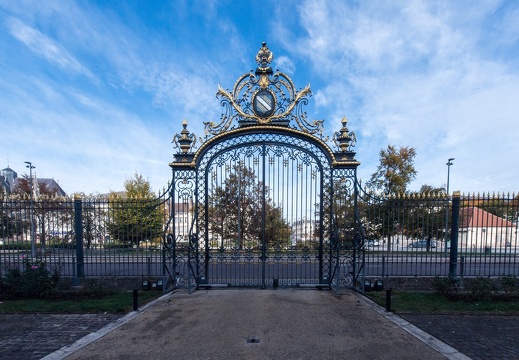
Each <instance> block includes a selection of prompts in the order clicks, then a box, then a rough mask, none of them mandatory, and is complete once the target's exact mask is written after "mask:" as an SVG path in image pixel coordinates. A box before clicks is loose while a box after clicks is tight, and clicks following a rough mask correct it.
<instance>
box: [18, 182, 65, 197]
mask: <svg viewBox="0 0 519 360" xmlns="http://www.w3.org/2000/svg"><path fill="white" fill-rule="evenodd" d="M20 180H21V179H20V178H18V179H15V180H14V184H13V186H12V188H11V190H12V191H15V190H16V188H17V187H18V182H19V181H20ZM37 181H38V185H42V184H44V185H45V186H46V187H47V189H49V191H51V192H56V195H59V196H66V195H67V194H66V193H65V191H64V190H63V189H62V188H61V186H59V184H58V183H57V182H56V180H54V179H45V178H37Z"/></svg>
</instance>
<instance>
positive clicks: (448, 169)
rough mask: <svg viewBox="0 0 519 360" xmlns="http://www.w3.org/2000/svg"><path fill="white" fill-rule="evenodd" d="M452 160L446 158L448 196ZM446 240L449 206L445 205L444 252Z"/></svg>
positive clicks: (447, 238)
mask: <svg viewBox="0 0 519 360" xmlns="http://www.w3.org/2000/svg"><path fill="white" fill-rule="evenodd" d="M452 160H454V158H449V159H448V160H447V164H445V165H447V196H449V197H450V194H449V181H450V173H451V166H452V165H454V164H453V163H452ZM448 241H449V207H447V211H446V212H445V252H447V251H448V245H447V244H448Z"/></svg>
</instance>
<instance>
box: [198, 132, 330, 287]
mask: <svg viewBox="0 0 519 360" xmlns="http://www.w3.org/2000/svg"><path fill="white" fill-rule="evenodd" d="M269 135H272V136H269ZM303 145H305V146H304V147H303ZM323 162H324V163H323ZM329 168H330V165H329V160H328V158H327V157H326V155H325V154H324V153H323V152H322V150H320V149H319V148H318V147H317V146H315V145H312V144H310V143H305V142H303V141H302V140H301V139H298V138H294V137H290V136H287V135H280V134H265V133H262V134H247V135H242V136H240V137H234V138H230V139H228V140H226V141H223V142H221V143H219V144H217V145H216V146H214V147H212V148H211V150H210V151H208V153H206V154H204V159H203V160H202V161H201V164H200V167H199V178H200V179H202V177H203V178H204V182H205V184H207V186H206V188H205V192H204V195H203V196H204V197H205V199H203V198H200V199H199V203H200V204H204V205H203V209H205V212H204V214H202V213H200V214H199V216H200V217H201V218H202V217H203V220H202V219H201V220H200V222H203V223H204V224H206V226H205V227H204V229H203V230H202V231H201V233H200V240H201V241H204V247H205V250H206V257H205V264H206V267H205V268H206V273H205V274H204V275H205V276H204V279H205V282H206V283H207V284H226V285H231V286H261V287H267V286H297V285H300V284H319V283H321V281H322V280H323V279H327V278H329V273H328V269H326V271H327V272H326V274H324V273H323V267H322V263H323V261H324V260H325V259H328V258H329V254H328V253H327V252H325V251H324V248H323V245H324V238H323V236H319V235H318V233H319V231H318V228H320V226H322V225H321V223H322V222H324V221H323V220H322V215H323V205H322V204H323V201H322V196H321V192H322V188H323V181H324V180H326V181H328V180H327V179H329V178H330V176H329ZM224 197H225V199H226V201H227V202H225V201H223V202H222V199H223V198H224ZM255 200H256V201H255ZM258 200H259V201H258Z"/></svg>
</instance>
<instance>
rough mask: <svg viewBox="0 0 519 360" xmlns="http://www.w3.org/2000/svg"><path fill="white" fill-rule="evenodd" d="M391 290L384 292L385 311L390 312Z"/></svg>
mask: <svg viewBox="0 0 519 360" xmlns="http://www.w3.org/2000/svg"><path fill="white" fill-rule="evenodd" d="M391 290H392V289H388V290H386V311H391Z"/></svg>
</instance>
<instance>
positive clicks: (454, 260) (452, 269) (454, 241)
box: [449, 191, 460, 277]
mask: <svg viewBox="0 0 519 360" xmlns="http://www.w3.org/2000/svg"><path fill="white" fill-rule="evenodd" d="M459 219H460V193H459V191H456V192H454V193H453V194H452V222H451V251H450V263H449V276H452V277H455V276H456V270H457V266H458V229H459Z"/></svg>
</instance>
